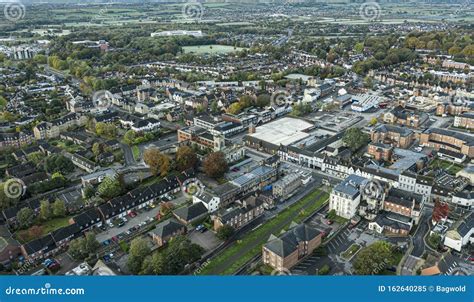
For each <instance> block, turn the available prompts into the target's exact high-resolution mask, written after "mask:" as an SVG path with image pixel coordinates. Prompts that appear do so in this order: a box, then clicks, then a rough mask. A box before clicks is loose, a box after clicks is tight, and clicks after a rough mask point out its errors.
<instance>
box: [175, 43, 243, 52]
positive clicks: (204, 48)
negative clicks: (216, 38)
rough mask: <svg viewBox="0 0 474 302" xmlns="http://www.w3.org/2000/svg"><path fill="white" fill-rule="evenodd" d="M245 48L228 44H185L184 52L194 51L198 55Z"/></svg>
mask: <svg viewBox="0 0 474 302" xmlns="http://www.w3.org/2000/svg"><path fill="white" fill-rule="evenodd" d="M243 49H244V48H240V47H234V46H228V45H218V44H213V45H195V46H184V47H183V52H184V53H194V54H198V55H203V54H227V53H231V52H237V51H241V50H243Z"/></svg>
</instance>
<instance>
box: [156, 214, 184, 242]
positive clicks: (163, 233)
mask: <svg viewBox="0 0 474 302" xmlns="http://www.w3.org/2000/svg"><path fill="white" fill-rule="evenodd" d="M183 227H185V226H184V225H183V224H182V223H180V222H179V221H177V220H176V219H174V218H170V219H167V220H165V221H163V222H160V223H158V224H157V225H156V227H155V229H154V230H153V231H151V233H153V234H155V235H156V236H159V237H161V238H164V237H167V236H170V235H172V234H174V233H176V231H179V230H181V229H182V228H183Z"/></svg>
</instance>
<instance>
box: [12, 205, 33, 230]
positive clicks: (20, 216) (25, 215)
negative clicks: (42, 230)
mask: <svg viewBox="0 0 474 302" xmlns="http://www.w3.org/2000/svg"><path fill="white" fill-rule="evenodd" d="M16 220H17V221H18V225H19V227H20V228H21V229H25V228H27V227H29V226H30V225H31V224H32V223H33V221H34V220H35V213H34V212H33V210H32V209H30V208H22V209H20V210H19V211H18V213H17V214H16Z"/></svg>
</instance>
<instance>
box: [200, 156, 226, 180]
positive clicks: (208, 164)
mask: <svg viewBox="0 0 474 302" xmlns="http://www.w3.org/2000/svg"><path fill="white" fill-rule="evenodd" d="M202 166H203V169H204V172H205V173H206V174H207V176H209V177H212V178H220V177H222V176H224V174H225V172H227V170H228V169H229V167H228V165H227V161H226V159H225V155H224V153H222V152H214V153H211V154H209V155H208V156H206V158H205V159H204V162H203V164H202Z"/></svg>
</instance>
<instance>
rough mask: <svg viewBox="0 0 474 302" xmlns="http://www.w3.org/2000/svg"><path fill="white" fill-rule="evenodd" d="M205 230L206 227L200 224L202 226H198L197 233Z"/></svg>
mask: <svg viewBox="0 0 474 302" xmlns="http://www.w3.org/2000/svg"><path fill="white" fill-rule="evenodd" d="M203 228H204V226H203V225H202V224H200V225H198V226H197V227H196V231H200V230H202V229H203Z"/></svg>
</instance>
